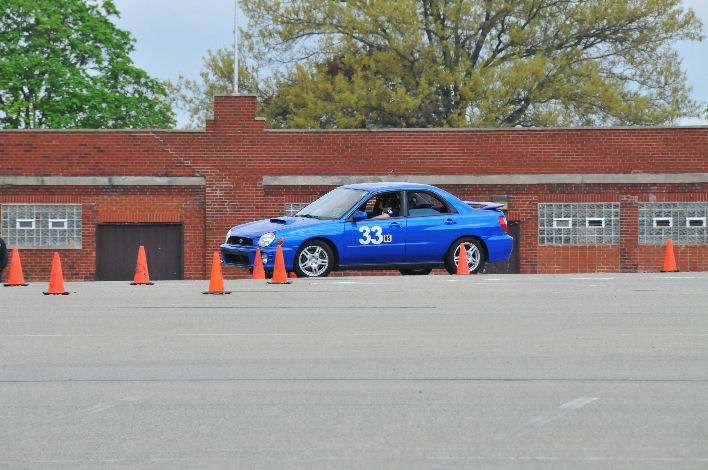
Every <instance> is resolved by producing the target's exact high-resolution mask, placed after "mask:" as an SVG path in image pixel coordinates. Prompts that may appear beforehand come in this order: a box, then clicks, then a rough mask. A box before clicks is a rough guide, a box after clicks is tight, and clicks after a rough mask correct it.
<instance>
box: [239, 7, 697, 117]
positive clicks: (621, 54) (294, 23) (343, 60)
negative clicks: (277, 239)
mask: <svg viewBox="0 0 708 470" xmlns="http://www.w3.org/2000/svg"><path fill="white" fill-rule="evenodd" d="M241 8H242V10H243V11H244V12H245V14H246V16H247V17H248V19H249V29H248V31H247V32H246V34H245V35H244V39H245V41H246V43H247V45H248V47H249V51H250V54H252V55H253V56H254V57H255V58H256V59H257V60H258V61H259V62H260V63H261V64H264V65H266V64H279V65H280V66H281V67H285V68H284V69H281V71H280V72H279V73H276V74H275V75H274V76H273V77H272V80H273V82H272V86H271V88H270V89H271V91H272V93H271V94H270V95H268V96H264V97H263V100H262V101H263V103H262V105H263V110H264V111H265V112H266V115H267V116H268V117H269V125H272V126H282V127H315V128H317V127H388V126H395V127H428V126H434V127H442V126H452V127H466V126H474V127H477V126H569V125H588V126H596V125H659V124H671V123H674V122H676V121H677V120H678V119H679V118H681V117H690V116H697V115H698V113H699V111H700V109H701V108H700V106H699V104H698V103H696V102H695V101H694V100H692V99H691V97H690V88H689V87H688V86H687V84H686V77H685V73H684V71H683V70H682V69H681V60H680V57H679V56H678V53H677V52H676V51H675V50H674V49H673V48H672V45H673V43H674V42H675V41H678V40H702V36H701V33H700V31H701V27H702V24H701V22H700V21H699V20H698V19H697V18H696V16H695V14H694V13H693V11H691V10H690V9H689V10H686V9H684V8H682V7H681V2H680V0H397V1H395V2H392V1H390V0H347V1H346V2H344V1H338V0H337V1H335V0H291V1H284V0H249V1H243V0H242V1H241Z"/></svg>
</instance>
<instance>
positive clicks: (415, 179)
mask: <svg viewBox="0 0 708 470" xmlns="http://www.w3.org/2000/svg"><path fill="white" fill-rule="evenodd" d="M384 181H406V182H409V183H421V184H431V185H436V186H446V185H485V184H486V185H529V184H686V183H708V173H627V174H625V173H621V174H541V175H361V176H347V175H272V176H271V175H266V176H264V177H263V185H264V186H341V185H343V184H354V183H368V182H384Z"/></svg>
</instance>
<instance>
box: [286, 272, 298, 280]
mask: <svg viewBox="0 0 708 470" xmlns="http://www.w3.org/2000/svg"><path fill="white" fill-rule="evenodd" d="M288 277H289V278H291V279H297V274H295V273H294V272H292V271H290V272H289V273H288Z"/></svg>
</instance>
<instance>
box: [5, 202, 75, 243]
mask: <svg viewBox="0 0 708 470" xmlns="http://www.w3.org/2000/svg"><path fill="white" fill-rule="evenodd" d="M0 212H1V216H0V232H1V233H2V237H3V238H4V239H5V242H6V243H7V245H8V246H15V245H16V246H18V247H19V248H75V249H80V248H81V204H2V206H1V207H0Z"/></svg>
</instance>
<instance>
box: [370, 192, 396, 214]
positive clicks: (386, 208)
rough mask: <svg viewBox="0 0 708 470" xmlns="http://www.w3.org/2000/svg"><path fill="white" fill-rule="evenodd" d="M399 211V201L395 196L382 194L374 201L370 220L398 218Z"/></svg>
mask: <svg viewBox="0 0 708 470" xmlns="http://www.w3.org/2000/svg"><path fill="white" fill-rule="evenodd" d="M399 211H400V201H399V200H398V196H397V195H395V194H384V195H383V196H381V197H379V198H377V199H376V204H375V205H374V216H373V217H371V218H372V219H388V218H390V217H398V214H399Z"/></svg>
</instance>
